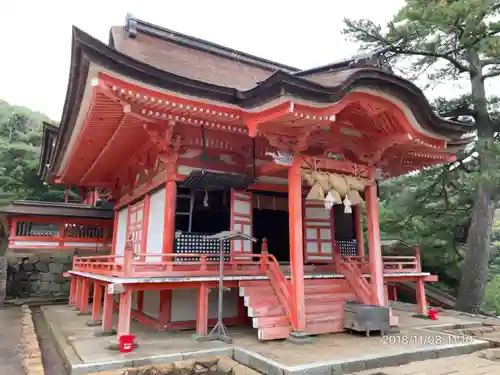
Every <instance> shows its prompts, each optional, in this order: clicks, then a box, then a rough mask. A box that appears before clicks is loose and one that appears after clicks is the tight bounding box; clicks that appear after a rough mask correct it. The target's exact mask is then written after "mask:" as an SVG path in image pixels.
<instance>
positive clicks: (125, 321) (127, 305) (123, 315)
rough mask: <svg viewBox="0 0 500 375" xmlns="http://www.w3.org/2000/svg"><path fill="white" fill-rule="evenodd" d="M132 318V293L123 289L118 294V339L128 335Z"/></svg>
mask: <svg viewBox="0 0 500 375" xmlns="http://www.w3.org/2000/svg"><path fill="white" fill-rule="evenodd" d="M131 316H132V291H131V290H130V289H129V288H125V291H124V292H123V293H122V294H120V304H119V307H118V329H117V333H118V338H120V336H123V335H129V334H130V318H131Z"/></svg>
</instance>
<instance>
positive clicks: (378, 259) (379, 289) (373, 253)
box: [365, 183, 387, 306]
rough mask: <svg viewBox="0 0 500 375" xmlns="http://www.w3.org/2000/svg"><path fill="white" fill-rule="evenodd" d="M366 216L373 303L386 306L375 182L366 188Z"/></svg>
mask: <svg viewBox="0 0 500 375" xmlns="http://www.w3.org/2000/svg"><path fill="white" fill-rule="evenodd" d="M365 200H366V218H367V221H368V252H369V259H370V275H371V283H370V285H371V289H372V303H373V304H376V305H381V306H385V305H386V303H387V302H386V301H385V292H384V267H383V264H382V247H381V245H380V227H379V217H378V215H379V213H378V201H377V185H376V183H373V184H371V185H369V186H367V187H366V188H365Z"/></svg>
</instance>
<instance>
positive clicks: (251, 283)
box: [238, 280, 271, 288]
mask: <svg viewBox="0 0 500 375" xmlns="http://www.w3.org/2000/svg"><path fill="white" fill-rule="evenodd" d="M238 286H239V287H243V288H245V287H248V288H253V287H266V286H271V283H270V281H269V280H241V281H240V282H239V283H238Z"/></svg>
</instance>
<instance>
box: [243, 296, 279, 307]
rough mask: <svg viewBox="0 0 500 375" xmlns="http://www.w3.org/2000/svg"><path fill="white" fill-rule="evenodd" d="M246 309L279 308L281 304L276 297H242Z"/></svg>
mask: <svg viewBox="0 0 500 375" xmlns="http://www.w3.org/2000/svg"><path fill="white" fill-rule="evenodd" d="M243 299H244V301H245V306H246V307H254V308H255V307H272V306H281V303H280V301H279V299H278V297H277V296H276V295H274V296H270V295H268V296H262V297H256V296H253V297H244V298H243Z"/></svg>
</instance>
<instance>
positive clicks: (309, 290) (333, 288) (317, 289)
mask: <svg viewBox="0 0 500 375" xmlns="http://www.w3.org/2000/svg"><path fill="white" fill-rule="evenodd" d="M350 292H351V288H349V287H348V286H347V285H338V284H332V285H322V284H318V285H306V286H304V293H305V294H306V295H307V294H317V293H350Z"/></svg>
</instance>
